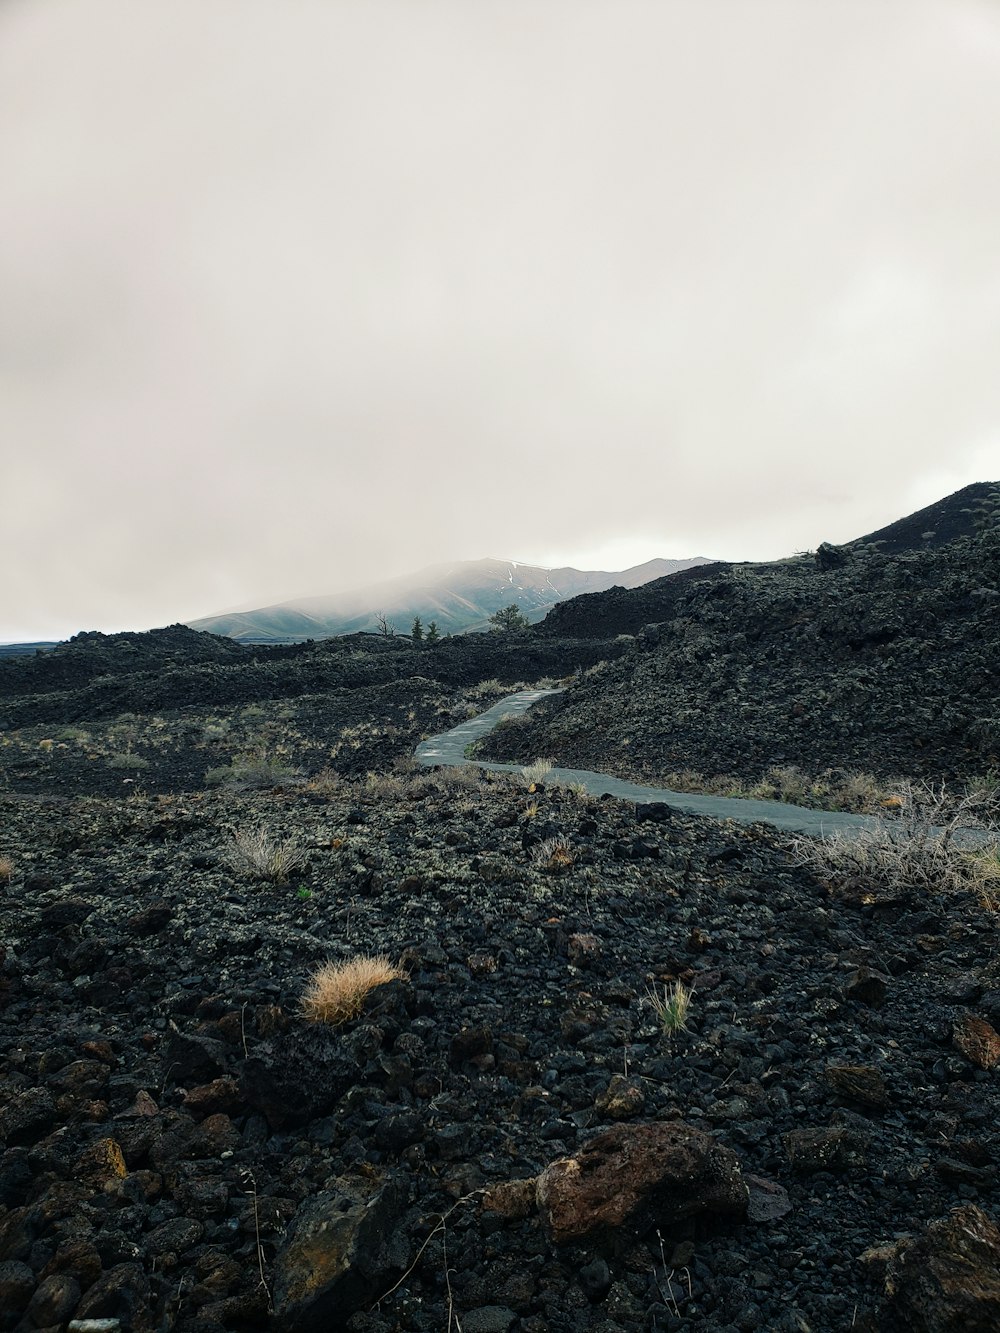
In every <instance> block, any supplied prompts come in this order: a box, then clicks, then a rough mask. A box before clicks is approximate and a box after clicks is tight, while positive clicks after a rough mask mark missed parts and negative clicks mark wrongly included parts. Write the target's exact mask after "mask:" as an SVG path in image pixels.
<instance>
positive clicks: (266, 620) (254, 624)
mask: <svg viewBox="0 0 1000 1333" xmlns="http://www.w3.org/2000/svg"><path fill="white" fill-rule="evenodd" d="M707 563H708V562H707V561H706V560H704V559H702V558H701V557H700V556H696V557H694V558H693V559H691V560H647V561H646V563H645V564H642V565H635V566H633V567H632V568H631V569H625V570H620V571H618V572H616V573H615V572H608V571H605V570H581V569H572V568H568V567H567V568H563V569H543V568H541V567H540V566H538V565H523V564H521V563H520V562H519V561H516V560H458V561H455V562H453V563H452V564H441V565H430V566H428V567H427V568H426V569H422V570H420V571H418V572H417V573H416V574H411V575H408V576H405V577H403V578H397V579H389V580H386V581H385V582H382V583H372V584H369V585H368V586H367V587H363V588H358V589H355V590H354V591H351V592H344V593H336V594H334V595H332V596H328V597H303V598H299V599H297V600H295V601H289V602H280V603H278V604H277V605H276V606H265V607H261V608H259V609H258V610H254V611H234V612H231V613H229V614H224V615H218V616H208V617H205V618H204V619H201V620H192V621H190V622H189V623H190V625H191V628H192V629H197V630H207V631H209V632H210V633H212V634H221V635H224V636H225V637H227V638H230V639H236V640H239V641H240V642H242V643H281V642H288V641H289V640H301V639H325V638H331V637H333V636H334V635H339V634H353V633H356V632H358V631H359V630H372V631H374V630H377V629H378V628H379V623H378V617H379V616H380V615H381V616H385V618H386V619H387V620H388V621H389V623H390V624H391V625H393V626H394V628H395V630H396V632H397V633H399V634H409V632H410V626H411V625H412V623H413V619H414V617H415V616H419V617H420V619H421V620H422V621H423V623H424V625H425V626H426V625H428V624H429V623H430V621H432V620H433V621H436V623H437V627H438V630H439V631H440V633H441V634H457V633H461V632H463V631H466V630H483V629H488V628H489V618H490V616H491V615H493V613H494V612H495V611H498V610H499V609H500V608H501V607H503V606H509V605H510V604H511V603H512V602H516V603H517V605H518V606H519V607H520V609H521V611H522V613H523V614H524V615H526V616H527V617H528V619H529V620H531V621H537V620H541V619H542V617H543V616H545V615H546V614H547V612H548V611H550V610H551V609H552V607H553V606H555V605H556V603H557V602H561V601H563V600H565V599H566V598H567V597H576V596H577V595H578V594H580V593H585V592H598V591H601V590H602V589H605V588H612V587H615V586H618V587H625V588H637V587H640V586H641V585H642V584H644V583H649V582H650V581H651V580H652V579H660V578H663V577H665V576H666V575H668V574H673V573H676V572H677V571H678V570H683V569H690V568H692V567H693V566H695V565H702V564H707Z"/></svg>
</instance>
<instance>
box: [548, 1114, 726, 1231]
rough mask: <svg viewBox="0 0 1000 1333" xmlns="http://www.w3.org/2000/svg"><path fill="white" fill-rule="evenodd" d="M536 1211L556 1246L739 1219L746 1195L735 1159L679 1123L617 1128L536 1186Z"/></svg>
mask: <svg viewBox="0 0 1000 1333" xmlns="http://www.w3.org/2000/svg"><path fill="white" fill-rule="evenodd" d="M536 1197H537V1202H538V1208H539V1211H540V1213H541V1215H542V1218H543V1221H544V1222H545V1226H546V1229H547V1231H548V1233H549V1235H550V1236H551V1238H552V1240H553V1241H554V1242H555V1243H556V1244H557V1245H562V1244H567V1243H569V1242H572V1241H581V1240H584V1239H587V1240H592V1239H607V1238H613V1237H614V1236H615V1235H616V1233H619V1232H623V1231H628V1232H630V1233H632V1234H634V1235H642V1234H644V1233H645V1232H646V1231H648V1230H650V1229H651V1228H652V1227H654V1226H669V1225H670V1224H671V1223H673V1222H677V1221H680V1220H681V1219H683V1218H688V1217H699V1216H703V1215H717V1216H723V1217H730V1218H734V1219H740V1218H743V1217H744V1216H745V1215H746V1208H747V1197H748V1192H747V1187H746V1185H745V1183H744V1181H743V1179H742V1177H741V1174H740V1167H739V1162H738V1161H737V1158H736V1155H735V1153H733V1152H732V1151H731V1150H730V1149H728V1148H725V1147H722V1146H721V1145H720V1144H718V1143H716V1141H715V1140H714V1139H713V1138H711V1137H710V1136H709V1135H708V1134H705V1133H704V1132H703V1131H702V1130H699V1129H695V1128H693V1127H692V1126H691V1125H685V1124H683V1123H681V1122H677V1121H674V1122H662V1123H657V1124H651V1125H635V1126H626V1125H618V1126H615V1128H613V1129H610V1130H607V1131H606V1132H605V1133H603V1134H599V1135H598V1136H597V1138H595V1139H591V1140H590V1142H589V1143H587V1144H586V1145H585V1146H584V1147H583V1148H582V1149H581V1150H580V1152H579V1153H577V1154H576V1156H574V1157H566V1158H562V1159H560V1160H559V1161H556V1162H553V1163H552V1164H551V1165H550V1166H549V1167H547V1168H546V1170H545V1171H543V1172H542V1174H541V1175H540V1176H539V1178H538V1185H537V1195H536Z"/></svg>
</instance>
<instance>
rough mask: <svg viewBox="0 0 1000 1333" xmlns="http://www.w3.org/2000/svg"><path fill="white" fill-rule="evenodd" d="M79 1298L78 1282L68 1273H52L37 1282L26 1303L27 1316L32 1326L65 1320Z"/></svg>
mask: <svg viewBox="0 0 1000 1333" xmlns="http://www.w3.org/2000/svg"><path fill="white" fill-rule="evenodd" d="M79 1300H80V1284H79V1282H77V1280H76V1278H75V1277H71V1276H70V1275H69V1273H53V1274H52V1276H51V1277H47V1278H45V1279H44V1280H43V1281H42V1282H40V1283H39V1284H38V1287H37V1288H36V1290H35V1294H34V1295H33V1296H32V1298H31V1300H30V1302H29V1303H28V1310H27V1318H28V1319H29V1320H31V1324H32V1327H34V1328H50V1327H53V1326H58V1325H60V1324H63V1323H65V1322H66V1320H67V1319H69V1317H70V1315H72V1313H73V1311H74V1310H75V1309H76V1307H77V1305H78V1303H79Z"/></svg>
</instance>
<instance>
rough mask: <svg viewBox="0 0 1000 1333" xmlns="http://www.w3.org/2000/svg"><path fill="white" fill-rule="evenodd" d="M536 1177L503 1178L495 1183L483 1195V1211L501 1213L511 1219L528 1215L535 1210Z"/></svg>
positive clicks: (515, 1219) (514, 1219)
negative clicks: (522, 1178)
mask: <svg viewBox="0 0 1000 1333" xmlns="http://www.w3.org/2000/svg"><path fill="white" fill-rule="evenodd" d="M536 1184H537V1181H536V1178H535V1177H534V1176H529V1177H528V1179H527V1180H503V1181H501V1182H500V1184H499V1185H493V1186H492V1187H491V1188H490V1189H488V1190H487V1191H486V1193H485V1194H484V1195H483V1212H485V1213H499V1215H500V1216H501V1217H506V1218H508V1219H509V1220H510V1221H512V1222H513V1221H518V1220H519V1219H520V1218H522V1217H528V1216H530V1215H531V1213H533V1212H534V1211H535V1188H536Z"/></svg>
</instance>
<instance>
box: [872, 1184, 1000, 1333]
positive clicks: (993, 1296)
mask: <svg viewBox="0 0 1000 1333" xmlns="http://www.w3.org/2000/svg"><path fill="white" fill-rule="evenodd" d="M862 1258H863V1259H864V1260H865V1261H866V1262H867V1263H869V1264H871V1265H872V1266H873V1267H874V1268H876V1269H881V1270H882V1272H883V1279H882V1281H883V1287H884V1292H885V1296H886V1298H887V1304H888V1305H889V1306H890V1307H891V1309H892V1311H893V1313H894V1314H895V1315H896V1317H897V1318H898V1320H899V1322H900V1325H901V1326H902V1327H904V1328H907V1329H910V1330H912V1333H996V1330H997V1329H998V1328H1000V1228H998V1227H997V1225H996V1223H995V1222H993V1221H992V1220H991V1219H990V1218H989V1217H987V1215H986V1214H985V1213H984V1212H983V1211H982V1210H981V1209H980V1208H977V1207H976V1206H975V1205H974V1204H964V1205H963V1206H962V1207H961V1208H955V1209H953V1210H952V1212H951V1213H949V1214H948V1216H947V1217H943V1218H940V1219H939V1220H938V1221H936V1222H932V1223H931V1224H930V1226H928V1228H927V1229H926V1231H924V1232H923V1233H922V1235H920V1236H918V1237H916V1238H915V1239H914V1238H912V1237H907V1238H906V1239H904V1240H901V1241H897V1242H896V1243H895V1244H893V1245H888V1246H882V1247H880V1248H879V1249H878V1250H869V1251H868V1252H867V1253H866V1254H865V1255H863V1256H862Z"/></svg>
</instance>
